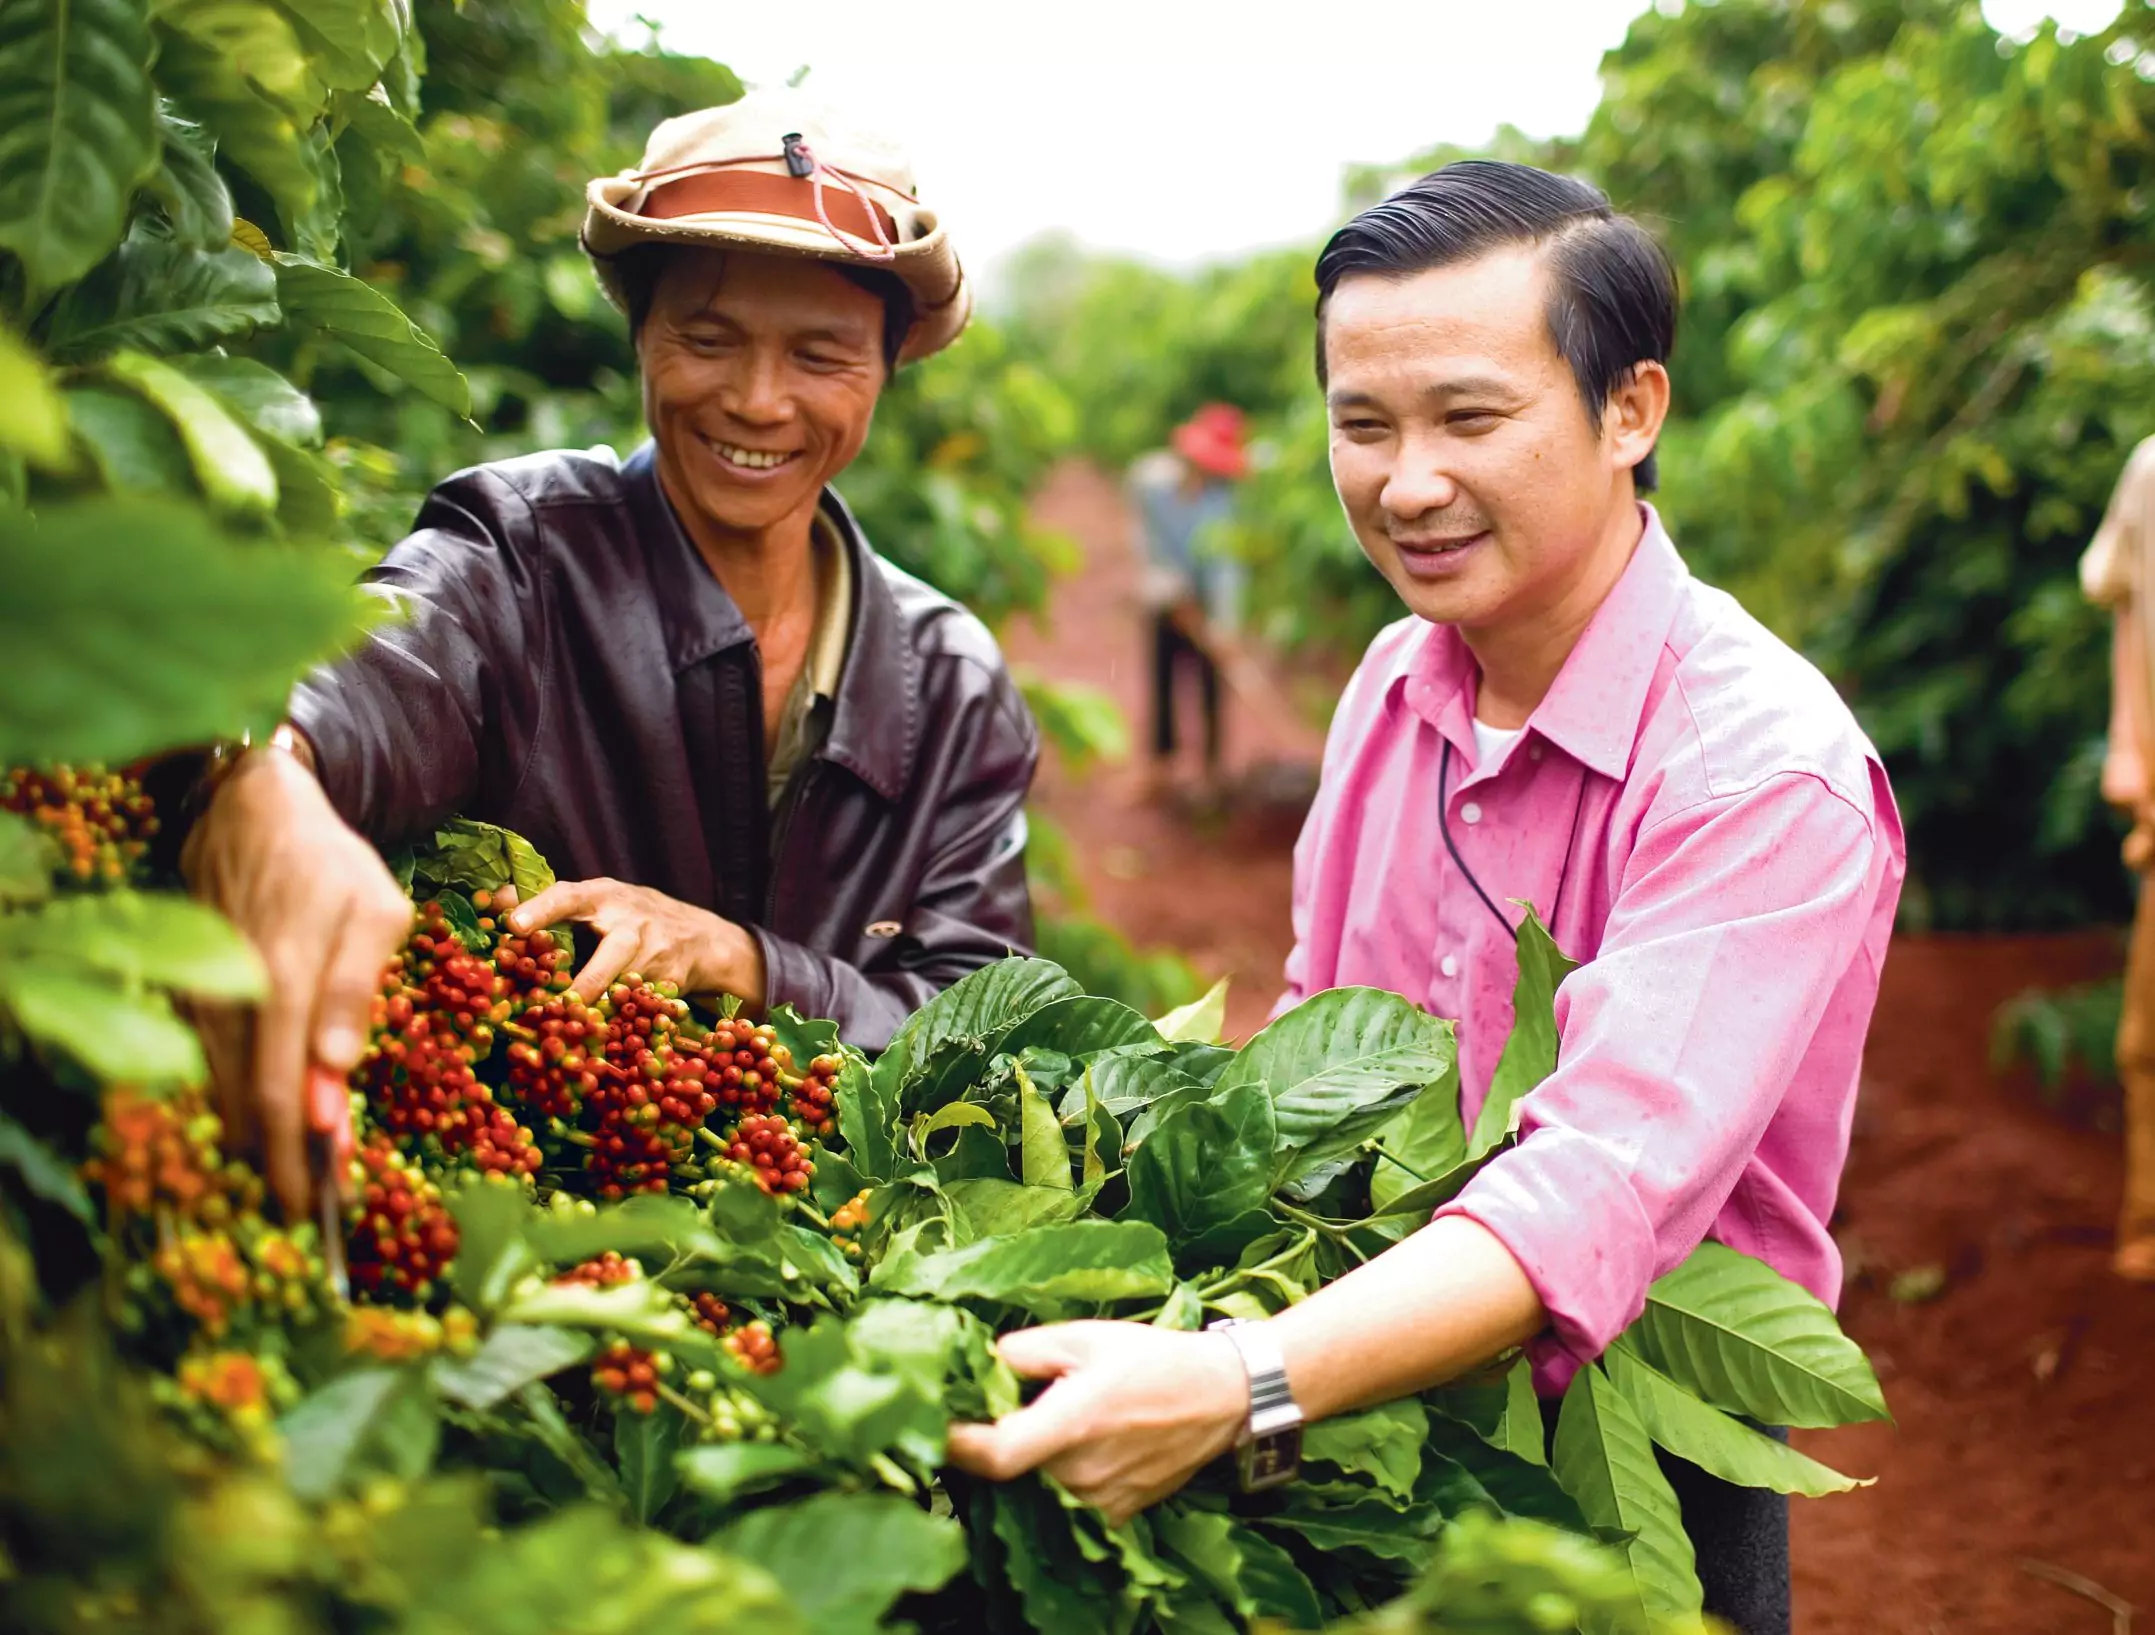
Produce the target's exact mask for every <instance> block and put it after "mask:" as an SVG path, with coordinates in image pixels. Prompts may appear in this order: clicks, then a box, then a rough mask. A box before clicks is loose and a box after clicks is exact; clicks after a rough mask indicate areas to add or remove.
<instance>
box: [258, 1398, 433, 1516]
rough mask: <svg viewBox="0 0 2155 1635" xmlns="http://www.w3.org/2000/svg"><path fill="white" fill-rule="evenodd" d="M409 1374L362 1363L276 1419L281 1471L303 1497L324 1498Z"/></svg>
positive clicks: (341, 1477) (335, 1486)
mask: <svg viewBox="0 0 2155 1635" xmlns="http://www.w3.org/2000/svg"><path fill="white" fill-rule="evenodd" d="M407 1378H408V1376H407V1375H406V1373H405V1371H404V1370H403V1369H401V1368H362V1369H358V1370H356V1371H354V1372H352V1373H349V1374H344V1375H340V1376H339V1377H338V1378H336V1379H334V1380H331V1381H330V1382H329V1383H328V1384H327V1385H325V1386H323V1387H322V1388H321V1389H320V1390H319V1391H316V1392H315V1393H314V1394H313V1395H312V1396H310V1397H308V1398H307V1399H306V1401H304V1402H302V1403H300V1404H299V1406H298V1407H296V1408H294V1409H293V1410H292V1411H291V1412H290V1413H288V1414H286V1415H285V1416H284V1418H283V1419H282V1420H280V1421H279V1422H278V1425H277V1430H278V1432H279V1434H280V1436H281V1437H282V1439H283V1442H284V1476H285V1480H286V1481H287V1482H288V1483H290V1484H291V1488H292V1491H293V1492H294V1493H296V1494H298V1495H299V1496H300V1497H301V1498H303V1499H323V1498H327V1497H328V1496H329V1495H330V1494H332V1493H334V1492H335V1491H336V1490H337V1489H338V1488H339V1487H341V1486H342V1485H343V1483H344V1480H345V1475H346V1473H347V1472H348V1471H349V1470H350V1469H351V1467H352V1463H353V1461H354V1459H355V1457H356V1456H357V1454H358V1452H359V1450H360V1448H361V1446H362V1445H363V1444H364V1443H365V1442H366V1440H367V1438H368V1436H369V1434H370V1432H372V1431H373V1429H374V1427H375V1425H376V1422H377V1421H378V1420H379V1419H380V1418H382V1417H383V1416H384V1414H385V1413H386V1411H387V1409H388V1406H389V1403H390V1400H391V1399H392V1398H393V1397H394V1396H395V1395H396V1394H397V1392H398V1391H399V1390H400V1389H402V1388H403V1386H404V1385H405V1383H406V1380H407Z"/></svg>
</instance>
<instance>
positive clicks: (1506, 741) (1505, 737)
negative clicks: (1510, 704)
mask: <svg viewBox="0 0 2155 1635" xmlns="http://www.w3.org/2000/svg"><path fill="white" fill-rule="evenodd" d="M1524 731H1526V728H1524V727H1492V726H1490V725H1489V723H1488V722H1486V721H1483V720H1481V719H1479V718H1476V720H1475V722H1474V764H1475V765H1476V766H1477V767H1484V766H1494V765H1496V763H1497V760H1498V758H1499V757H1501V756H1502V755H1503V753H1504V752H1505V751H1506V750H1508V749H1510V748H1511V747H1512V745H1514V744H1516V743H1517V742H1518V741H1519V735H1520V734H1521V733H1522V732H1524Z"/></svg>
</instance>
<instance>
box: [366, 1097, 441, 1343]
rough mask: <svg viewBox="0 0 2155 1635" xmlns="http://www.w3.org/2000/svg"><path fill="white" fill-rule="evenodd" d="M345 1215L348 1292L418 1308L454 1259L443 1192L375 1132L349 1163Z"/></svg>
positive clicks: (418, 1167)
mask: <svg viewBox="0 0 2155 1635" xmlns="http://www.w3.org/2000/svg"><path fill="white" fill-rule="evenodd" d="M349 1197H350V1199H351V1202H350V1203H349V1205H348V1206H347V1213H346V1217H345V1245H346V1253H347V1254H348V1255H349V1257H350V1269H351V1279H352V1287H353V1288H354V1289H355V1290H357V1291H359V1292H361V1293H363V1294H366V1295H369V1296H372V1297H373V1298H375V1299H377V1300H387V1299H403V1300H408V1301H411V1302H414V1303H416V1304H424V1303H425V1302H426V1301H427V1300H429V1299H431V1298H432V1296H433V1294H434V1288H435V1284H436V1282H437V1281H438V1280H439V1279H440V1277H441V1275H442V1274H443V1273H444V1272H446V1271H447V1270H448V1269H449V1262H450V1261H452V1260H454V1259H455V1258H456V1246H457V1225H456V1217H455V1216H454V1215H452V1214H450V1213H449V1206H448V1205H447V1204H446V1203H445V1202H444V1201H443V1199H442V1193H441V1188H440V1186H439V1185H437V1184H436V1183H435V1181H434V1180H433V1179H432V1178H431V1177H430V1176H429V1175H428V1174H427V1173H426V1171H425V1170H424V1169H422V1168H421V1167H420V1165H419V1164H418V1163H417V1162H416V1161H415V1160H413V1159H412V1158H410V1157H409V1156H407V1155H406V1154H405V1153H404V1151H403V1150H402V1149H401V1148H399V1147H398V1146H397V1144H396V1143H395V1142H394V1141H392V1140H391V1139H390V1138H389V1137H388V1136H387V1135H385V1134H383V1133H382V1132H380V1131H376V1132H374V1133H373V1134H371V1135H369V1136H368V1137H367V1138H366V1140H365V1141H363V1142H362V1143H361V1144H360V1147H359V1151H358V1153H357V1154H356V1155H355V1156H354V1157H353V1159H352V1175H351V1190H350V1193H349Z"/></svg>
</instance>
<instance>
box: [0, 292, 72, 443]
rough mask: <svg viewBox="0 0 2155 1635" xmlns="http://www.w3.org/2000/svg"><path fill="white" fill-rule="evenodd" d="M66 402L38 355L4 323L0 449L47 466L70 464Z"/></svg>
mask: <svg viewBox="0 0 2155 1635" xmlns="http://www.w3.org/2000/svg"><path fill="white" fill-rule="evenodd" d="M70 444H71V439H70V438H69V436H68V423H67V403H66V400H65V399H63V398H62V397H61V396H60V392H59V388H58V387H57V386H56V385H55V384H54V383H53V379H52V376H51V374H50V373H49V372H48V371H47V370H46V368H45V365H44V364H43V363H42V362H41V361H40V360H39V358H38V356H37V354H36V353H34V352H32V351H31V350H30V348H29V347H27V346H25V345H24V344H23V343H22V341H21V340H19V339H18V338H17V337H16V336H15V335H14V334H13V332H11V331H10V330H9V329H8V328H7V327H6V326H5V325H0V451H4V450H12V451H14V452H15V453H17V454H20V455H22V456H23V457H24V458H25V459H28V460H29V461H31V462H32V463H33V464H36V465H40V466H43V467H45V468H46V469H47V470H54V471H57V470H61V469H64V468H65V467H66V466H68V465H69V464H70V463H71V457H70Z"/></svg>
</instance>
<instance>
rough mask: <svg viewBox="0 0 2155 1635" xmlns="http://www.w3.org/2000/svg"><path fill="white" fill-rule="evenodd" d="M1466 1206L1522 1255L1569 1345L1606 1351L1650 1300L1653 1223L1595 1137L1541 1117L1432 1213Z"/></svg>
mask: <svg viewBox="0 0 2155 1635" xmlns="http://www.w3.org/2000/svg"><path fill="white" fill-rule="evenodd" d="M1447 1215H1464V1216H1466V1217H1468V1218H1469V1219H1470V1220H1474V1221H1478V1222H1480V1223H1481V1225H1482V1226H1484V1227H1486V1228H1487V1229H1488V1230H1489V1231H1490V1232H1492V1233H1494V1234H1495V1235H1496V1237H1497V1239H1498V1241H1500V1242H1501V1243H1502V1244H1503V1245H1504V1247H1505V1248H1507V1249H1509V1250H1510V1251H1511V1252H1512V1258H1513V1259H1515V1260H1517V1261H1518V1262H1519V1267H1520V1270H1521V1271H1523V1272H1525V1273H1526V1277H1527V1281H1528V1282H1529V1283H1531V1284H1533V1285H1534V1292H1535V1293H1536V1294H1538V1295H1540V1296H1541V1303H1542V1305H1543V1307H1544V1308H1545V1309H1546V1310H1547V1311H1548V1313H1549V1323H1550V1327H1551V1328H1552V1330H1553V1331H1554V1333H1555V1336H1556V1339H1557V1341H1558V1343H1559V1344H1561V1345H1562V1346H1563V1348H1564V1349H1565V1350H1566V1351H1568V1352H1570V1353H1571V1354H1572V1355H1573V1356H1574V1357H1575V1358H1577V1359H1578V1360H1579V1361H1580V1362H1589V1361H1592V1360H1593V1359H1594V1358H1596V1357H1598V1356H1600V1355H1601V1354H1602V1352H1604V1351H1606V1350H1607V1349H1608V1347H1609V1342H1610V1341H1612V1340H1614V1339H1615V1338H1616V1337H1617V1335H1619V1334H1621V1333H1622V1332H1623V1331H1624V1330H1625V1329H1626V1328H1628V1327H1629V1326H1630V1325H1631V1323H1632V1321H1633V1320H1634V1319H1636V1318H1637V1316H1638V1315H1639V1313H1640V1312H1641V1311H1643V1310H1645V1308H1646V1287H1647V1285H1648V1284H1649V1283H1651V1282H1653V1280H1654V1272H1655V1256H1656V1247H1655V1238H1654V1228H1653V1223H1652V1222H1651V1221H1650V1220H1648V1219H1647V1216H1646V1212H1645V1210H1644V1209H1643V1208H1641V1207H1640V1204H1639V1198H1638V1194H1637V1193H1636V1192H1635V1191H1634V1190H1633V1189H1632V1186H1631V1179H1630V1176H1629V1174H1628V1173H1627V1171H1626V1169H1625V1167H1624V1166H1623V1164H1622V1163H1621V1162H1620V1161H1619V1160H1618V1159H1617V1158H1616V1157H1615V1156H1614V1155H1613V1154H1611V1153H1610V1152H1609V1150H1608V1149H1607V1148H1606V1147H1604V1146H1602V1145H1601V1144H1600V1143H1598V1142H1596V1141H1594V1140H1593V1139H1592V1138H1590V1137H1588V1136H1584V1135H1580V1134H1578V1133H1577V1132H1576V1131H1572V1130H1565V1129H1559V1128H1556V1127H1553V1126H1548V1125H1544V1126H1542V1127H1541V1128H1539V1129H1536V1130H1534V1131H1532V1132H1531V1133H1530V1134H1529V1136H1528V1138H1527V1139H1526V1140H1525V1141H1523V1142H1521V1143H1520V1144H1519V1145H1518V1146H1517V1147H1515V1148H1513V1149H1512V1150H1511V1151H1510V1152H1507V1153H1505V1154H1503V1155H1502V1156H1500V1157H1499V1158H1497V1159H1496V1160H1495V1161H1493V1162H1492V1163H1491V1164H1490V1165H1489V1167H1488V1168H1486V1169H1484V1170H1483V1171H1482V1172H1481V1173H1480V1174H1479V1175H1477V1176H1475V1177H1474V1179H1473V1180H1472V1181H1470V1182H1469V1183H1467V1187H1466V1190H1464V1191H1463V1192H1461V1193H1460V1194H1459V1196H1458V1197H1456V1198H1454V1199H1453V1200H1452V1201H1451V1202H1450V1203H1448V1204H1446V1205H1444V1206H1443V1207H1442V1208H1441V1209H1439V1210H1438V1211H1437V1212H1436V1215H1435V1216H1434V1217H1433V1218H1434V1219H1438V1220H1441V1219H1443V1218H1444V1217H1445V1216H1447Z"/></svg>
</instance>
